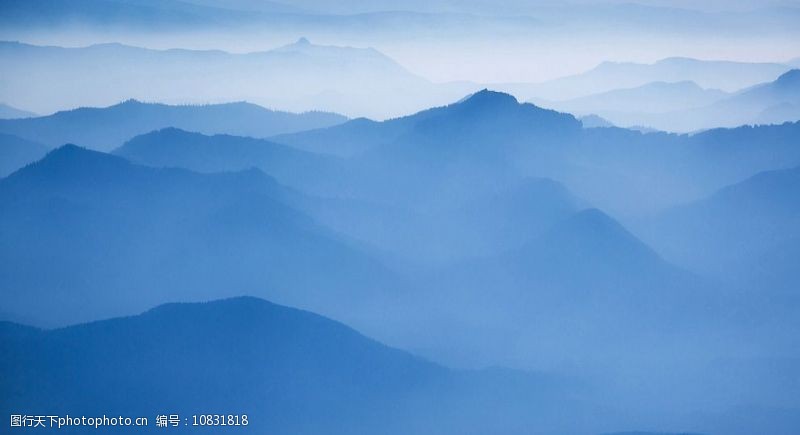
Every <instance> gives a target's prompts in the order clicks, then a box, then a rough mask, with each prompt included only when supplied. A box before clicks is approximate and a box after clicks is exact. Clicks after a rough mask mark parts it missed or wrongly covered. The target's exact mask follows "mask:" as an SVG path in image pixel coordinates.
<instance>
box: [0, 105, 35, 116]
mask: <svg viewBox="0 0 800 435" xmlns="http://www.w3.org/2000/svg"><path fill="white" fill-rule="evenodd" d="M34 116H37V115H36V114H35V113H33V112H28V111H27V110H20V109H17V108H16V107H11V106H9V105H8V104H3V103H0V119H16V118H31V117H34Z"/></svg>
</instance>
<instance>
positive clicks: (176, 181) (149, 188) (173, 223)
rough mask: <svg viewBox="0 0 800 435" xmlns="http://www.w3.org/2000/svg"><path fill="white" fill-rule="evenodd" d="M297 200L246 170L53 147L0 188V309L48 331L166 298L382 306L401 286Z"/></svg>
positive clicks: (322, 308) (331, 306) (322, 307)
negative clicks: (248, 297) (161, 163)
mask: <svg viewBox="0 0 800 435" xmlns="http://www.w3.org/2000/svg"><path fill="white" fill-rule="evenodd" d="M297 195H298V194H296V193H294V192H292V191H290V190H288V189H286V188H284V187H283V186H281V185H279V184H277V183H276V182H275V181H274V180H273V179H272V178H270V177H268V176H266V175H265V174H264V173H262V172H260V171H258V170H249V171H243V172H231V173H220V174H209V175H203V174H197V173H192V172H189V171H186V170H182V169H152V168H147V167H142V166H136V165H133V164H131V163H129V162H128V161H126V160H124V159H122V158H120V157H114V156H110V155H107V154H102V153H98V152H94V151H88V150H85V149H82V148H79V147H76V146H73V145H67V146H64V147H61V148H58V149H57V150H55V151H52V152H51V153H49V154H48V155H47V156H46V157H45V158H44V159H42V160H41V161H38V162H36V163H34V164H31V165H29V166H27V167H25V168H23V169H22V170H19V171H17V172H16V173H14V174H12V175H11V176H9V177H7V178H5V179H3V180H0V198H1V199H0V202H2V203H3V208H2V211H0V222H2V225H1V226H2V231H0V238H2V248H0V257H2V262H3V265H4V266H3V268H2V270H0V274H2V281H3V283H4V289H6V291H5V292H4V293H5V294H4V297H7V298H8V300H9V304H8V305H4V311H6V312H7V313H8V312H11V313H12V314H13V313H15V314H17V316H15V317H14V318H20V319H25V320H28V319H30V321H32V322H34V323H36V324H47V325H53V324H64V323H66V322H74V321H85V320H91V319H96V318H100V317H107V316H109V315H114V314H122V313H125V314H127V313H130V311H131V310H132V309H143V308H145V307H147V306H148V305H155V304H157V303H160V302H164V298H165V296H166V295H171V299H179V300H195V299H199V298H210V297H222V296H231V295H239V294H242V293H249V294H256V295H263V296H269V297H272V298H274V299H275V300H280V301H287V302H291V303H294V304H296V305H302V306H308V307H316V308H320V311H321V312H330V311H327V309H334V307H339V308H343V307H345V306H352V304H354V302H353V301H355V300H358V301H360V302H359V303H364V304H369V303H370V301H371V300H372V299H371V295H372V296H375V295H376V294H377V293H376V292H378V290H379V289H380V292H379V293H380V296H381V297H386V296H387V295H391V294H392V292H393V290H392V289H393V288H395V286H397V285H399V282H398V281H397V280H396V279H394V280H390V279H389V276H390V274H389V273H388V272H387V271H386V270H385V268H384V267H383V266H382V265H381V264H380V263H379V262H378V261H376V260H375V259H374V258H373V257H372V256H371V255H369V254H368V252H365V251H364V250H363V248H362V247H358V246H357V245H356V244H355V243H352V242H350V241H348V240H347V239H346V238H344V237H342V236H339V235H336V234H335V233H333V232H332V231H330V230H327V229H326V228H324V227H321V226H320V225H318V224H317V223H316V222H315V221H314V220H313V219H311V218H310V217H308V216H307V215H305V214H304V213H302V212H301V211H299V210H297V209H296V208H295V207H294V206H293V205H292V203H293V202H295V201H296V200H295V199H294V198H296V196H297ZM44 258H48V260H47V261H46V264H43V263H42V261H43V259H44ZM42 267H46V268H47V269H48V272H47V273H39V271H40V270H41V268H42ZM309 271H314V272H313V273H309ZM273 292H278V293H280V294H278V293H273ZM347 295H349V296H347ZM25 306H36V307H37V309H36V310H24V309H23V310H20V308H21V307H25ZM337 310H338V309H337Z"/></svg>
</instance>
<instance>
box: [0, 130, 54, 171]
mask: <svg viewBox="0 0 800 435" xmlns="http://www.w3.org/2000/svg"><path fill="white" fill-rule="evenodd" d="M47 150H48V148H47V147H46V146H44V145H42V144H40V143H36V142H31V141H29V140H25V139H22V138H19V137H16V136H12V135H10V134H0V178H2V177H5V176H7V175H9V174H10V173H12V172H14V171H16V170H17V169H19V168H21V167H23V166H25V165H27V164H28V163H31V162H34V161H36V160H39V159H41V158H42V157H44V155H45V154H46V153H47Z"/></svg>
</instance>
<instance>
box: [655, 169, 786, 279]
mask: <svg viewBox="0 0 800 435" xmlns="http://www.w3.org/2000/svg"><path fill="white" fill-rule="evenodd" d="M798 193H800V169H798V168H792V169H783V170H776V171H767V172H762V173H759V174H757V175H754V176H753V177H750V178H748V179H746V180H744V181H742V182H740V183H737V184H734V185H731V186H727V187H725V188H723V189H721V190H719V191H718V192H716V193H714V194H713V195H710V196H709V197H707V198H703V199H700V200H698V201H694V202H691V203H689V204H684V205H680V206H676V207H674V208H671V209H669V210H666V211H664V212H663V213H660V214H659V215H657V216H655V217H653V218H652V219H648V220H647V221H645V223H644V224H643V225H642V227H643V228H642V234H644V235H646V237H648V240H650V241H651V242H652V243H654V244H655V245H656V246H658V247H659V249H661V250H662V251H663V252H664V253H665V254H666V255H668V256H669V257H670V258H672V259H674V260H675V261H677V262H679V263H680V264H684V265H686V266H688V267H692V268H695V269H697V270H701V271H706V272H713V273H716V274H719V275H721V276H725V275H728V277H729V278H731V279H734V280H736V279H740V278H741V273H742V272H744V271H746V270H749V267H747V266H751V265H753V264H754V262H755V261H756V260H758V259H759V258H760V257H762V256H766V255H770V253H771V252H772V251H773V250H779V249H786V245H787V244H791V243H796V240H797V238H798V237H800V197H798ZM793 241H795V242H793ZM773 256H775V255H774V254H773ZM787 284H788V281H787V283H786V284H784V286H786V285H787Z"/></svg>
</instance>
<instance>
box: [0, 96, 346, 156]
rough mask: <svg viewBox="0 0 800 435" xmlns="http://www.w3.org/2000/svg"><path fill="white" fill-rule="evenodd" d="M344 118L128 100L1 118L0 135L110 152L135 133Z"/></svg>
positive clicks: (259, 129)
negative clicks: (9, 118)
mask: <svg viewBox="0 0 800 435" xmlns="http://www.w3.org/2000/svg"><path fill="white" fill-rule="evenodd" d="M344 120H345V118H344V117H342V116H340V115H336V114H332V113H322V112H309V113H302V114H293V113H287V112H277V111H273V110H269V109H265V108H263V107H260V106H257V105H255V104H250V103H228V104H212V105H203V106H169V105H165V104H150V103H142V102H139V101H136V100H127V101H124V102H122V103H119V104H116V105H114V106H110V107H105V108H80V109H75V110H69V111H65V112H58V113H55V114H53V115H49V116H44V117H39V118H28V119H17V120H0V131H2V132H8V133H11V134H15V135H17V136H20V137H23V138H26V139H29V140H34V141H38V142H41V143H44V144H46V145H49V146H52V147H56V146H60V145H63V144H65V143H76V144H79V145H81V146H85V147H88V148H91V149H95V150H100V151H111V150H113V149H114V148H116V147H118V146H120V145H122V144H123V143H124V142H125V141H127V140H128V139H130V138H132V137H134V136H136V135H139V134H143V133H148V132H150V131H153V130H158V129H162V128H166V127H177V128H184V129H188V130H192V131H198V132H201V133H206V134H218V133H227V134H237V135H241V136H255V137H266V136H271V135H275V134H279V133H286V132H291V131H300V130H307V129H311V128H317V127H324V126H330V125H334V124H338V123H340V122H343V121H344Z"/></svg>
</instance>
